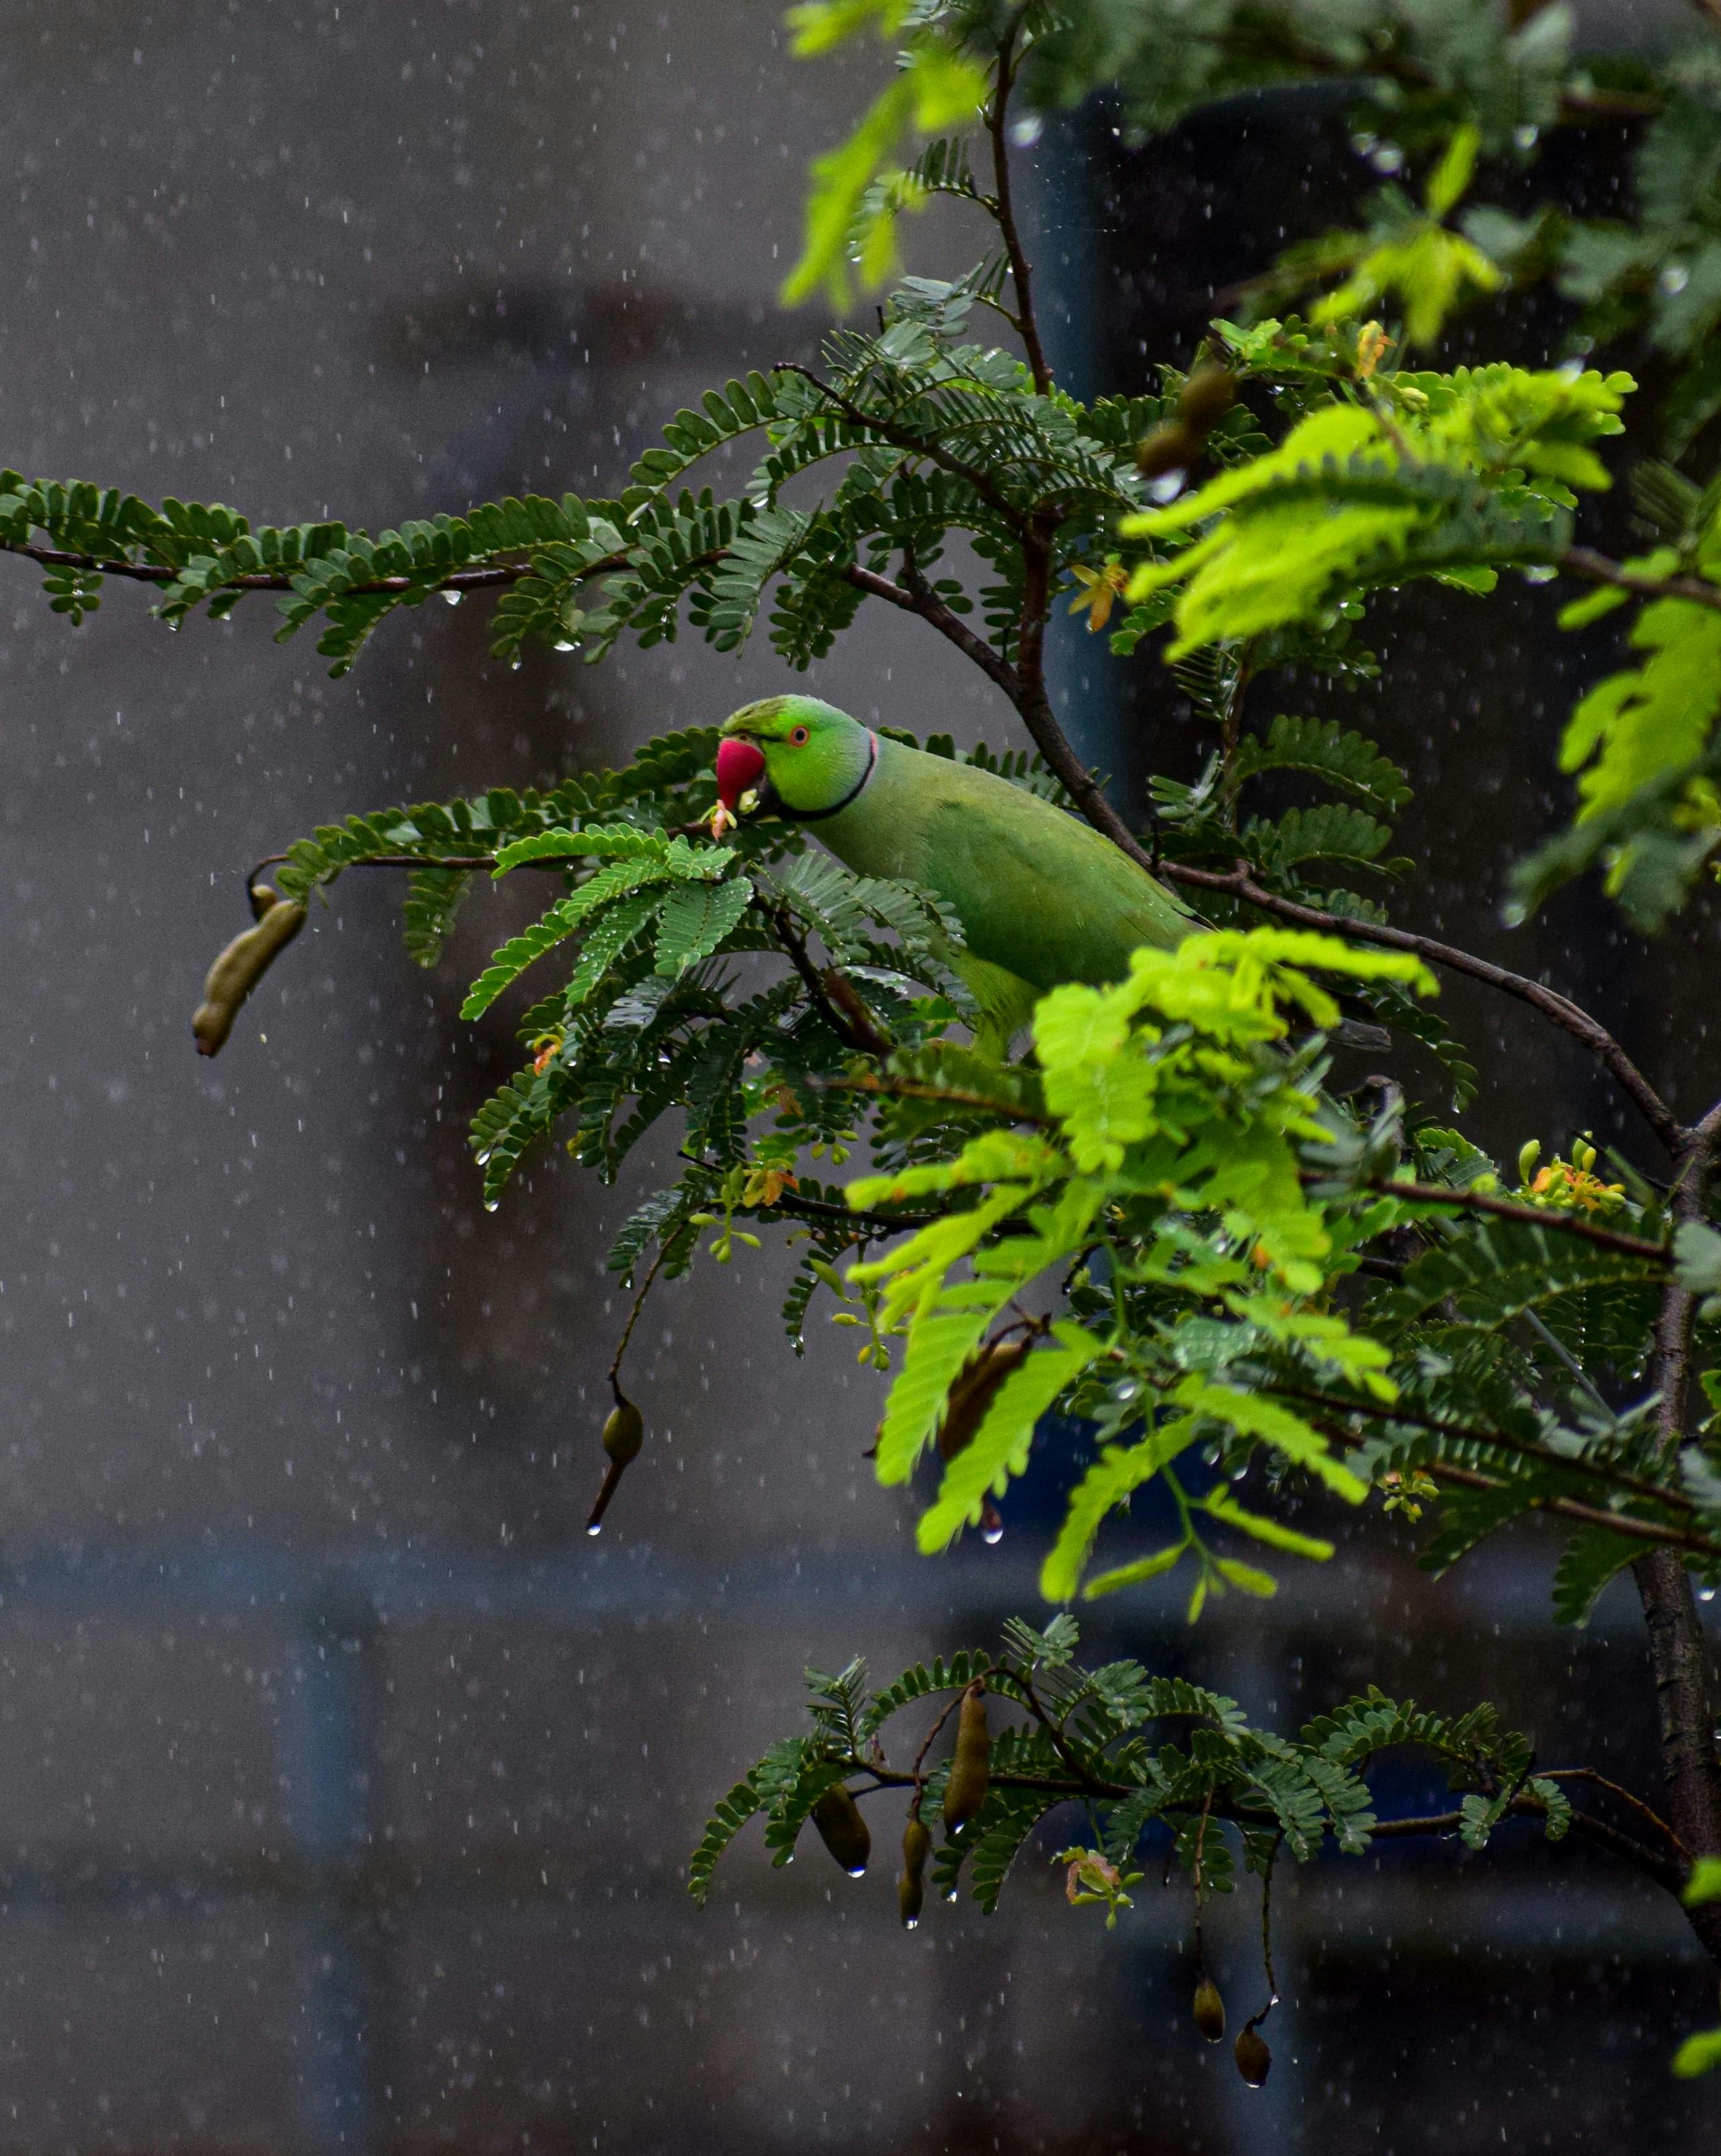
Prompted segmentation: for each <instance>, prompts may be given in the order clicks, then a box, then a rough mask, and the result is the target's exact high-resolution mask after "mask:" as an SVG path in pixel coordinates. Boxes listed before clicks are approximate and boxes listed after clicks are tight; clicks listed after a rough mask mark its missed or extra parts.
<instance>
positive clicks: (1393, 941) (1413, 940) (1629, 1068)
mask: <svg viewBox="0 0 1721 2156" xmlns="http://www.w3.org/2000/svg"><path fill="white" fill-rule="evenodd" d="M1137 851H1139V849H1137ZM1148 865H1151V864H1148ZM1158 873H1159V874H1160V875H1162V876H1163V877H1164V878H1165V879H1166V880H1168V881H1169V882H1172V883H1182V884H1188V885H1191V886H1192V887H1193V888H1194V889H1195V890H1197V891H1220V892H1223V893H1225V894H1226V895H1228V896H1230V897H1233V898H1239V899H1241V900H1242V901H1244V902H1245V903H1246V905H1249V906H1257V907H1259V908H1260V910H1261V911H1262V912H1263V913H1272V914H1277V916H1279V918H1280V919H1281V920H1282V921H1295V922H1296V923H1297V925H1298V926H1299V927H1303V928H1313V929H1318V930H1319V931H1321V932H1323V933H1324V934H1327V935H1332V936H1345V937H1350V938H1351V939H1352V940H1353V941H1354V942H1359V943H1378V944H1380V945H1382V946H1383V947H1385V949H1387V950H1389V951H1406V952H1411V953H1413V954H1414V955H1415V957H1419V958H1422V959H1425V960H1426V962H1428V963H1429V964H1430V965H1431V966H1441V967H1443V968H1445V969H1446V971H1447V972H1448V973H1463V974H1466V975H1467V976H1468V977H1469V978H1470V979H1472V980H1473V981H1481V982H1482V983H1484V984H1485V985H1486V986H1487V987H1488V988H1498V989H1499V990H1500V992H1501V993H1503V994H1504V995H1508V996H1515V997H1516V998H1518V1001H1519V1002H1521V1003H1527V1004H1531V1005H1532V1006H1533V1008H1534V1009H1537V1010H1539V1011H1540V1012H1541V1013H1542V1014H1543V1016H1544V1018H1549V1019H1552V1020H1553V1021H1554V1024H1555V1025H1557V1026H1558V1027H1559V1029H1560V1030H1561V1031H1562V1032H1563V1033H1567V1034H1570V1035H1571V1037H1572V1039H1574V1040H1576V1041H1580V1042H1581V1043H1582V1045H1584V1046H1585V1048H1587V1049H1588V1050H1589V1051H1590V1054H1591V1055H1594V1056H1595V1058H1596V1060H1597V1061H1598V1062H1600V1064H1601V1065H1602V1066H1603V1068H1604V1069H1605V1070H1607V1071H1608V1072H1609V1074H1610V1075H1611V1076H1612V1078H1613V1079H1614V1080H1615V1081H1616V1083H1617V1084H1618V1086H1620V1087H1621V1091H1624V1092H1625V1093H1626V1095H1627V1096H1628V1097H1629V1098H1630V1099H1631V1101H1633V1103H1634V1104H1635V1105H1636V1107H1637V1108H1638V1109H1639V1111H1641V1114H1642V1116H1643V1118H1644V1120H1645V1121H1646V1122H1647V1123H1648V1124H1649V1126H1650V1127H1651V1128H1652V1130H1653V1131H1654V1132H1655V1133H1656V1135H1657V1137H1659V1138H1660V1139H1661V1141H1662V1143H1663V1145H1665V1146H1666V1147H1667V1150H1668V1152H1670V1153H1672V1154H1673V1155H1675V1156H1676V1157H1677V1155H1678V1153H1679V1152H1680V1150H1681V1147H1682V1144H1683V1141H1684V1137H1685V1128H1684V1126H1683V1124H1682V1123H1681V1122H1680V1121H1679V1118H1678V1117H1677V1116H1676V1115H1675V1114H1674V1113H1673V1111H1672V1109H1671V1108H1670V1107H1669V1106H1667V1102H1666V1101H1664V1100H1662V1096H1660V1094H1659V1093H1657V1091H1656V1090H1655V1088H1654V1086H1652V1085H1651V1084H1650V1082H1649V1081H1648V1080H1647V1078H1646V1077H1645V1076H1644V1075H1643V1073H1642V1072H1641V1070H1639V1069H1638V1068H1637V1066H1636V1064H1635V1063H1634V1062H1633V1061H1632V1060H1631V1057H1630V1056H1629V1055H1626V1051H1625V1050H1624V1049H1623V1048H1622V1047H1621V1045H1620V1044H1619V1042H1618V1041H1617V1040H1616V1039H1614V1037H1613V1035H1612V1034H1611V1033H1610V1032H1609V1031H1608V1030H1607V1029H1606V1027H1605V1026H1604V1025H1603V1024H1601V1022H1600V1019H1596V1018H1594V1017H1592V1016H1591V1015H1590V1013H1589V1012H1588V1011H1586V1010H1584V1009H1580V1006H1579V1005H1578V1004H1575V1003H1574V1002H1573V1001H1572V1000H1571V998H1569V996H1563V995H1561V994H1560V993H1559V991H1558V990H1557V989H1554V988H1546V987H1544V985H1543V983H1541V982H1540V981H1532V980H1529V979H1527V978H1525V976H1524V975H1523V974H1522V973H1512V972H1510V971H1508V968H1506V967H1504V966H1497V965H1495V964H1494V962H1493V961H1492V959H1488V958H1479V957H1477V956H1476V955H1475V954H1474V953H1473V952H1469V951H1460V950H1458V949H1456V947H1454V946H1453V945H1452V944H1450V943H1442V942H1439V941H1438V940H1437V939H1436V937H1431V936H1417V935H1414V934H1412V933H1411V932H1410V931H1409V930H1408V929H1404V928H1389V927H1385V925H1384V924H1383V923H1381V922H1379V921H1353V920H1352V919H1350V918H1349V916H1347V915H1345V914H1342V913H1327V912H1324V911H1322V910H1321V909H1320V908H1318V907H1317V906H1304V905H1302V904H1301V903H1299V901H1297V900H1296V899H1291V898H1282V897H1281V896H1279V895H1278V893H1277V891H1267V890H1266V889H1264V888H1263V887H1262V885H1260V884H1258V883H1257V882H1256V880H1255V879H1254V877H1253V876H1252V875H1251V874H1250V872H1249V867H1248V865H1247V863H1246V862H1239V863H1238V865H1237V866H1236V868H1235V869H1232V870H1229V871H1228V872H1225V873H1220V871H1219V870H1214V869H1198V868H1194V867H1191V866H1189V865H1186V864H1185V863H1183V862H1180V861H1162V862H1161V863H1160V865H1159V870H1158Z"/></svg>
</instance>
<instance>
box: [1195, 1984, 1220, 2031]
mask: <svg viewBox="0 0 1721 2156" xmlns="http://www.w3.org/2000/svg"><path fill="white" fill-rule="evenodd" d="M1194 2015H1195V2026H1196V2027H1197V2028H1198V2029H1199V2030H1200V2032H1201V2034H1202V2035H1204V2036H1205V2038H1206V2039H1207V2040H1208V2042H1209V2043H1210V2044H1216V2043H1218V2042H1219V2041H1220V2039H1221V2038H1222V2037H1223V2036H1224V2035H1225V2001H1224V1999H1221V1998H1220V1995H1219V1986H1218V1985H1217V1984H1215V1982H1214V1981H1213V1979H1212V1978H1211V1977H1210V1976H1205V1975H1204V1976H1203V1977H1202V1979H1201V1981H1200V1983H1199V1984H1197V1985H1196V1986H1195V2004H1194Z"/></svg>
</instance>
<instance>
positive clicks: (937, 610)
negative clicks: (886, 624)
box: [842, 562, 1022, 704]
mask: <svg viewBox="0 0 1721 2156" xmlns="http://www.w3.org/2000/svg"><path fill="white" fill-rule="evenodd" d="M842 573H843V576H844V577H845V580H846V581H847V582H848V583H851V584H852V585H853V586H854V587H855V590H856V591H861V592H867V593H871V596H872V597H873V598H878V599H885V600H887V601H888V602H889V603H890V604H891V606H894V607H901V608H902V609H903V611H904V612H905V613H912V614H918V615H919V617H920V619H922V621H924V622H927V623H928V624H930V625H931V626H932V628H933V629H937V630H938V634H939V635H940V636H942V637H945V638H948V640H949V641H950V642H951V643H952V644H954V645H955V646H956V648H957V649H958V651H959V652H961V654H962V655H963V658H964V659H968V660H972V661H973V662H974V665H976V666H978V667H979V670H980V671H981V672H982V673H983V674H984V675H986V677H987V678H988V680H991V681H994V682H995V683H996V684H997V685H998V686H999V688H1000V689H1002V690H1003V691H1004V695H1005V696H1008V697H1009V700H1010V701H1011V702H1012V703H1013V704H1014V703H1015V701H1016V700H1017V698H1018V697H1019V696H1020V694H1021V690H1022V685H1021V683H1020V680H1018V679H1017V676H1016V670H1015V667H1014V666H1012V665H1010V663H1009V660H1007V659H1005V658H1004V657H1003V656H1002V654H999V653H998V652H996V651H994V649H992V646H991V645H990V644H988V643H987V641H986V640H985V639H984V637H981V636H976V635H975V634H974V630H973V629H970V628H969V627H968V624H967V623H966V622H965V621H964V620H963V619H962V616H961V615H960V614H958V613H953V611H952V610H951V608H948V606H946V605H945V603H944V602H943V599H941V598H939V597H938V593H936V592H935V591H934V590H933V589H932V586H931V585H930V584H928V583H927V581H926V579H925V578H924V577H922V576H921V575H920V574H919V572H917V571H910V572H908V573H907V575H906V576H905V577H904V578H903V581H902V583H900V584H894V583H891V579H890V578H889V577H881V576H880V575H879V574H878V573H877V572H876V571H875V570H872V569H863V568H862V567H860V564H859V562H850V563H849V564H848V566H847V567H845V569H844V571H843V572H842Z"/></svg>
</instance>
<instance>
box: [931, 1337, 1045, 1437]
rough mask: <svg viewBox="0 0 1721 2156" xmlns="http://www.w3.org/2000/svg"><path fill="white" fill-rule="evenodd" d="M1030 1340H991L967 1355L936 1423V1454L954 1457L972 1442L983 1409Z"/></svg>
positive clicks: (1020, 1359)
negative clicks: (975, 1351) (941, 1417)
mask: <svg viewBox="0 0 1721 2156" xmlns="http://www.w3.org/2000/svg"><path fill="white" fill-rule="evenodd" d="M1031 1344H1032V1343H1031V1342H1029V1341H1027V1340H1024V1339H1020V1338H1017V1339H1015V1340H991V1341H989V1342H987V1343H986V1345H985V1346H984V1347H982V1348H981V1349H980V1351H979V1353H978V1354H977V1355H971V1356H969V1358H968V1361H967V1362H966V1363H963V1366H962V1368H961V1369H960V1370H958V1372H957V1373H956V1381H955V1383H953V1385H952V1386H951V1388H950V1397H949V1399H948V1401H947V1402H946V1403H945V1407H944V1419H943V1421H942V1422H941V1423H940V1424H938V1457H939V1459H940V1460H954V1459H955V1457H956V1455H957V1454H958V1452H963V1451H965V1450H967V1448H968V1446H969V1445H972V1444H973V1442H974V1433H975V1432H976V1431H977V1430H979V1427H980V1424H982V1423H983V1422H984V1420H985V1419H986V1410H987V1409H988V1408H989V1407H990V1406H991V1404H992V1403H993V1401H994V1400H995V1399H997V1397H998V1389H999V1386H1000V1385H1001V1384H1002V1383H1004V1379H1005V1378H1007V1377H1009V1374H1010V1373H1011V1371H1013V1370H1019V1369H1020V1368H1021V1366H1022V1364H1023V1363H1024V1362H1025V1360H1026V1358H1027V1354H1028V1350H1029V1347H1030V1345H1031Z"/></svg>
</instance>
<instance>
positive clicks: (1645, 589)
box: [1559, 11, 1721, 611]
mask: <svg viewBox="0 0 1721 2156" xmlns="http://www.w3.org/2000/svg"><path fill="white" fill-rule="evenodd" d="M1706 12H1707V11H1706ZM1559 567H1560V568H1562V569H1563V570H1564V572H1565V573H1566V575H1567V576H1569V577H1580V578H1581V579H1582V581H1583V582H1584V583H1588V584H1611V585H1613V586H1614V587H1615V588H1616V590H1619V591H1622V592H1634V593H1636V595H1637V596H1638V598H1646V599H1688V600H1689V601H1690V602H1691V603H1692V604H1693V606H1703V607H1713V608H1716V609H1717V610H1718V611H1721V584H1712V583H1709V582H1708V579H1707V578H1705V577H1647V576H1645V575H1644V574H1643V572H1641V570H1638V569H1628V568H1626V567H1625V566H1624V564H1623V563H1621V562H1611V561H1610V560H1609V559H1608V557H1607V556H1606V555H1605V554H1598V553H1597V552H1596V551H1595V548H1594V547H1567V548H1566V550H1565V552H1564V553H1563V554H1562V555H1561V556H1560V557H1559Z"/></svg>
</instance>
